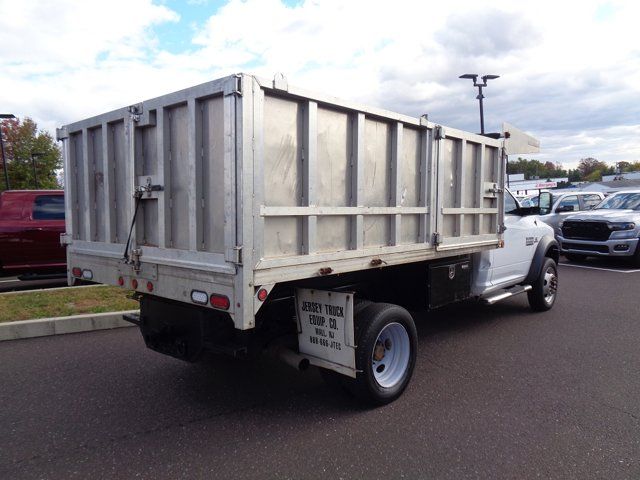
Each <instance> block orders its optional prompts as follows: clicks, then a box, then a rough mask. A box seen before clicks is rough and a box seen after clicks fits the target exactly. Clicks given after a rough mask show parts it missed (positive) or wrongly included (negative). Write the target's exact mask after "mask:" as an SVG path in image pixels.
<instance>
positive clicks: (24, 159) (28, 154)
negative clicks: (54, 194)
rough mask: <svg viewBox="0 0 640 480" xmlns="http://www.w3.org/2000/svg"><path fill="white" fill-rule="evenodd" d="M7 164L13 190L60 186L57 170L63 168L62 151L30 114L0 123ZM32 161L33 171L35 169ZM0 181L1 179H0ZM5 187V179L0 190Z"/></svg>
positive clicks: (0, 185) (0, 183) (0, 184)
mask: <svg viewBox="0 0 640 480" xmlns="http://www.w3.org/2000/svg"><path fill="white" fill-rule="evenodd" d="M2 133H4V136H3V138H4V143H5V155H6V160H7V162H6V164H5V163H4V159H2V160H3V162H2V163H3V165H6V167H7V169H8V173H9V185H10V188H11V189H12V190H24V189H31V188H36V186H37V188H40V189H55V188H60V182H59V181H58V176H57V172H58V171H59V170H60V169H61V168H62V154H61V152H60V148H59V147H58V145H57V144H56V142H55V140H54V139H53V137H52V136H51V135H50V134H49V133H48V132H44V131H42V130H38V125H37V124H36V122H34V121H33V120H32V119H30V118H29V117H25V118H24V119H23V120H20V119H12V120H4V121H3V122H2ZM34 164H35V171H34ZM0 180H1V179H0ZM4 189H5V183H4V181H2V182H0V190H4Z"/></svg>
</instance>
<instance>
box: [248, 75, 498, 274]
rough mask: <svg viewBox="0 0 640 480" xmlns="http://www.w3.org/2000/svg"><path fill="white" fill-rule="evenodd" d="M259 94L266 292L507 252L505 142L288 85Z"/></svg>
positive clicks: (258, 246) (260, 236)
mask: <svg viewBox="0 0 640 480" xmlns="http://www.w3.org/2000/svg"><path fill="white" fill-rule="evenodd" d="M259 86H260V88H259V89H258V90H256V92H255V93H254V94H255V95H258V96H259V97H260V104H261V105H262V106H263V108H262V110H261V111H260V112H256V113H255V115H256V119H255V121H254V126H255V127H254V128H255V132H254V135H255V138H256V139H258V140H257V141H258V142H259V145H256V148H255V155H256V156H255V160H254V161H255V163H256V165H259V168H258V169H257V170H256V172H257V174H256V176H255V182H256V184H255V185H256V199H257V202H256V203H255V205H254V208H255V209H256V210H257V211H254V218H255V228H254V235H255V245H254V254H255V258H254V260H255V272H254V281H255V284H257V285H259V284H265V283H266V284H271V283H276V282H279V281H284V280H295V279H299V278H307V277H313V276H318V275H323V274H328V273H340V272H345V271H352V270H357V269H367V268H379V267H380V266H384V265H390V264H395V263H407V262H412V261H418V260H425V259H428V258H435V257H438V256H447V255H455V254H457V253H468V252H470V251H474V249H476V250H477V249H483V248H491V247H494V246H495V245H497V243H498V242H499V239H500V235H499V233H498V226H499V225H500V224H501V223H502V222H501V220H500V218H501V216H500V215H501V212H500V209H499V203H500V201H499V198H501V196H500V190H501V189H502V188H503V181H502V176H501V171H502V170H501V162H502V155H501V142H500V141H498V140H495V139H492V138H487V137H484V136H480V135H475V134H470V133H466V132H461V131H458V130H455V129H448V128H442V127H439V126H437V125H435V124H433V123H431V122H428V121H426V119H416V118H411V117H406V116H403V115H398V114H394V113H393V112H387V111H383V110H379V109H372V108H367V107H363V106H359V105H355V104H350V103H348V102H342V101H340V100H337V99H334V98H330V97H322V96H318V95H314V94H311V93H309V92H304V91H300V90H298V89H295V88H293V87H289V86H288V85H286V84H284V85H282V84H277V83H271V82H266V81H263V80H261V81H259ZM447 252H448V253H447Z"/></svg>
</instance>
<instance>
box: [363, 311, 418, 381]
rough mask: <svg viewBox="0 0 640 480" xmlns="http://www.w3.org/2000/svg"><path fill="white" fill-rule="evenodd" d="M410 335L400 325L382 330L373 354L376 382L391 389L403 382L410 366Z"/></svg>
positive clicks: (373, 369)
mask: <svg viewBox="0 0 640 480" xmlns="http://www.w3.org/2000/svg"><path fill="white" fill-rule="evenodd" d="M410 349H411V346H410V342H409V334H408V333H407V330H406V329H405V328H404V326H403V325H402V324H400V323H397V322H393V323H390V324H389V325H387V326H386V327H384V328H383V329H382V331H381V332H380V334H379V335H378V338H376V341H375V344H374V347H373V352H371V370H372V372H373V377H374V378H375V379H376V382H378V384H379V385H380V386H381V387H383V388H391V387H393V386H395V385H397V384H398V383H400V382H401V381H402V379H403V378H404V375H405V373H406V371H407V368H408V366H409V357H410V355H409V354H410Z"/></svg>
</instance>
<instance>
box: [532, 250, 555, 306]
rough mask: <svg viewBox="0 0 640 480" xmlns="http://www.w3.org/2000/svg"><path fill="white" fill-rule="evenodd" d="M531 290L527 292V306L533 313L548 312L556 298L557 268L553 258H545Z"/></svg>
mask: <svg viewBox="0 0 640 480" xmlns="http://www.w3.org/2000/svg"><path fill="white" fill-rule="evenodd" d="M531 286H532V287H533V288H532V289H531V290H529V291H528V292H527V296H528V298H529V306H530V307H531V309H532V310H533V311H535V312H544V311H547V310H550V309H551V307H553V304H554V303H555V302H556V298H557V296H558V266H557V265H556V262H555V261H554V260H553V258H546V259H545V261H544V263H543V264H542V268H541V269H540V274H539V275H538V278H536V279H535V281H534V282H533V285H531Z"/></svg>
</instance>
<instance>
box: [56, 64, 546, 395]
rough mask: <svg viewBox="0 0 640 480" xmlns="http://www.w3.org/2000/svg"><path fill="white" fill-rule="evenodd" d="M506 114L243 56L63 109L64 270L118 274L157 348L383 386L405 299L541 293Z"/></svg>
mask: <svg viewBox="0 0 640 480" xmlns="http://www.w3.org/2000/svg"><path fill="white" fill-rule="evenodd" d="M505 130H506V131H505V132H504V133H503V134H502V135H492V136H481V135H476V134H473V133H467V132H463V131H460V130H456V129H453V128H448V127H444V126H441V125H437V124H435V123H432V122H431V121H429V120H428V119H427V118H426V116H425V117H421V118H413V117H409V116H405V115H401V114H397V113H393V112H389V111H385V110H381V109H378V108H371V107H366V106H362V105H358V104H355V103H351V102H348V101H343V100H339V99H336V98H334V97H330V96H325V95H321V94H315V93H311V92H308V91H305V90H300V89H298V88H294V87H292V86H290V85H288V83H287V81H286V79H285V78H284V77H282V76H280V77H277V78H275V79H274V80H273V81H270V80H263V79H259V78H256V77H254V76H251V75H245V74H239V75H233V76H229V77H226V78H222V79H219V80H215V81H212V82H208V83H205V84H202V85H199V86H195V87H192V88H188V89H186V90H181V91H179V92H175V93H171V94H168V95H164V96H161V97H158V98H154V99H152V100H147V101H144V102H142V103H140V104H137V105H133V106H129V107H126V108H122V109H119V110H115V111H112V112H109V113H105V114H102V115H98V116H96V117H92V118H89V119H86V120H82V121H79V122H76V123H72V124H69V125H67V126H64V127H63V128H61V129H59V130H58V139H59V140H61V141H62V143H63V147H64V149H63V150H64V162H65V193H66V195H65V202H66V234H64V235H63V236H62V241H63V243H65V244H66V245H67V255H68V261H67V265H68V275H69V282H70V283H74V282H76V281H78V280H87V281H93V282H100V283H104V284H112V285H119V286H121V287H122V288H125V289H131V290H134V291H135V292H136V294H135V295H136V298H138V299H139V301H140V314H139V315H135V316H129V317H127V319H128V320H129V321H131V322H134V323H136V324H137V325H139V327H140V331H141V333H142V336H143V338H144V341H145V343H146V345H147V346H148V347H149V348H151V349H153V350H156V351H158V352H161V353H164V354H168V355H172V356H174V357H177V358H180V359H184V360H187V361H195V360H197V359H198V358H199V357H200V356H201V355H202V354H203V352H205V351H210V352H217V353H226V354H229V355H234V356H251V355H254V354H256V353H259V352H264V351H270V352H274V354H276V355H278V356H279V357H280V358H282V359H283V360H285V361H287V362H288V363H290V364H293V365H296V366H297V367H298V368H305V367H307V366H308V365H315V366H317V367H320V368H321V371H322V372H323V374H324V376H325V377H326V378H327V379H328V380H329V381H330V382H332V383H338V384H340V385H341V386H343V387H345V388H346V389H347V390H349V391H350V392H352V393H354V394H355V395H357V396H358V397H360V398H362V399H363V400H365V401H367V402H370V403H374V404H384V403H388V402H390V401H393V400H394V399H396V398H397V397H398V396H400V395H401V393H402V392H403V390H404V389H405V387H406V386H407V384H408V383H409V381H410V379H411V376H412V372H413V367H414V363H415V359H416V349H417V338H416V327H415V325H414V321H413V318H412V316H411V314H410V313H409V311H416V310H421V309H422V310H424V309H432V308H437V307H440V306H442V305H446V304H448V303H452V302H455V301H460V300H467V299H473V298H476V299H479V300H483V301H485V302H488V303H493V302H496V301H498V300H501V299H504V298H507V297H510V296H512V295H515V294H519V293H524V292H527V293H528V296H529V303H530V304H531V307H532V308H533V309H534V310H547V309H549V308H551V307H552V305H553V303H554V301H555V299H556V295H557V278H558V277H557V267H556V263H557V261H558V246H557V244H556V241H555V240H554V234H553V231H552V230H551V229H550V228H549V227H548V226H546V225H544V224H543V223H541V222H538V221H537V220H536V218H535V216H533V215H531V214H532V213H535V212H534V211H532V209H524V208H522V207H520V206H519V205H518V203H517V202H516V201H515V199H514V198H513V197H512V196H511V194H510V193H509V192H508V191H506V190H505V189H504V177H505V175H504V166H505V162H504V161H505V155H506V154H508V153H525V152H528V151H531V149H532V148H534V149H535V145H536V142H535V140H534V139H532V138H531V137H528V136H527V135H525V134H523V133H522V132H519V131H518V130H516V129H515V128H513V127H511V126H508V125H507V126H506V127H505ZM523 149H524V150H523ZM500 247H504V248H500Z"/></svg>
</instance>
